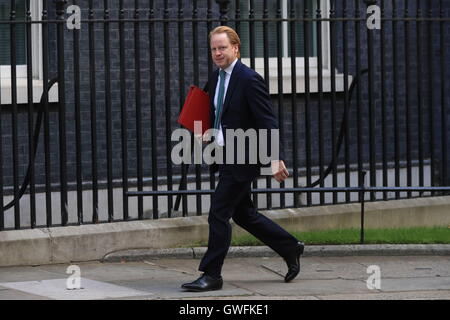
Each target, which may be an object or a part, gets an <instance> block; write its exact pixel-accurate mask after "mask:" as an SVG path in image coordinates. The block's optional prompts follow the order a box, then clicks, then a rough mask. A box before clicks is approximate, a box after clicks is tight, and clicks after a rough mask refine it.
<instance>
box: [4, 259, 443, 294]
mask: <svg viewBox="0 0 450 320" xmlns="http://www.w3.org/2000/svg"><path fill="white" fill-rule="evenodd" d="M199 262H200V261H199V259H185V258H184V259H173V258H152V259H148V260H144V261H135V262H115V263H101V262H87V263H78V264H76V265H77V266H78V267H79V271H80V276H81V284H82V287H83V288H84V289H82V290H67V286H66V284H67V279H68V277H70V276H71V274H70V273H69V274H68V273H67V268H68V267H69V266H70V264H60V265H42V266H35V267H3V268H0V299H5V300H6V299H25V300H33V299H133V300H134V299H152V300H154V299H205V300H209V299H218V300H224V299H242V300H269V299H270V300H278V299H282V300H288V299H295V300H316V299H334V300H343V299H352V300H356V299H357V300H359V299H361V300H366V299H367V300H369V299H377V300H384V299H450V258H449V257H448V256H426V257H424V256H369V257H366V256H344V257H318V256H310V257H304V258H302V259H301V272H300V274H299V276H298V277H297V278H296V279H295V280H294V281H292V282H291V283H284V281H283V277H284V274H285V272H286V270H287V268H286V265H285V263H284V261H283V260H282V259H281V258H279V257H250V258H248V257H246V258H244V257H238V258H227V259H226V260H225V264H224V267H223V278H224V288H223V290H219V291H212V292H206V293H195V292H186V291H184V290H183V289H181V287H180V286H181V284H182V283H185V282H190V281H193V280H195V279H196V278H197V277H198V276H199V275H200V272H199V271H198V270H197V268H198V264H199ZM371 265H376V266H378V267H379V268H380V280H381V282H380V288H379V289H369V288H368V287H367V280H368V278H369V276H371V274H370V273H368V272H367V271H368V270H367V268H368V267H369V266H371ZM83 290H84V291H83ZM76 291H79V292H76Z"/></svg>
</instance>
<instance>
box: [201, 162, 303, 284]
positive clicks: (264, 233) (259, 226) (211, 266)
mask: <svg viewBox="0 0 450 320" xmlns="http://www.w3.org/2000/svg"><path fill="white" fill-rule="evenodd" d="M251 184H252V181H244V182H241V181H236V180H235V179H234V178H233V175H232V173H231V172H230V170H229V167H228V166H227V165H220V166H219V182H218V184H217V187H216V190H215V192H214V194H213V195H212V197H211V208H210V211H209V216H208V223H209V240H208V250H207V251H206V253H205V255H204V257H203V259H202V261H201V262H200V266H199V270H200V271H203V272H205V273H207V274H208V275H211V276H215V277H218V276H220V275H221V272H222V266H223V262H224V260H225V257H226V255H227V253H228V249H229V247H230V244H231V225H230V218H232V219H233V221H234V222H235V223H236V224H237V225H239V226H240V227H242V228H243V229H245V230H247V231H248V232H249V233H251V234H252V235H254V236H255V237H256V238H258V239H259V240H260V241H261V242H263V243H264V244H265V245H267V246H268V247H270V248H271V249H273V250H274V251H275V252H276V253H278V254H279V255H280V256H282V257H285V256H287V255H289V254H290V253H292V252H293V250H295V248H296V246H297V243H298V240H297V239H296V238H295V237H293V236H292V235H291V234H289V233H288V232H287V231H286V230H284V229H283V228H282V227H280V226H279V225H278V224H276V223H275V222H273V221H272V220H270V219H269V218H267V217H265V216H264V215H262V214H260V213H259V212H258V211H257V210H256V208H255V206H254V205H253V202H252V200H251Z"/></svg>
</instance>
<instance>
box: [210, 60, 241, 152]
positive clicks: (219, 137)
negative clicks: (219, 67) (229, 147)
mask: <svg viewBox="0 0 450 320" xmlns="http://www.w3.org/2000/svg"><path fill="white" fill-rule="evenodd" d="M237 60H238V59H236V60H234V61H233V63H231V64H230V66H229V67H228V68H226V69H224V70H223V71H225V90H224V92H223V102H225V97H226V96H227V89H228V84H229V83H230V78H231V73H232V72H233V69H234V66H235V64H236V62H237ZM219 87H220V76H218V80H217V86H216V92H215V94H214V108H215V113H216V117H217V98H218V96H219ZM223 102H222V103H223ZM223 107H224V105H223V104H222V112H223ZM216 138H217V139H216V142H217V144H218V145H219V146H222V147H223V146H224V145H225V140H224V138H223V132H222V123H219V134H218V135H217V137H216Z"/></svg>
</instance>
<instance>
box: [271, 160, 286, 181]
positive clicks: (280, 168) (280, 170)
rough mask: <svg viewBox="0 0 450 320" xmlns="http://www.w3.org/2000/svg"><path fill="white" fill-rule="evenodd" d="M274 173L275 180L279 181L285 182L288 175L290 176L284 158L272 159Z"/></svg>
mask: <svg viewBox="0 0 450 320" xmlns="http://www.w3.org/2000/svg"><path fill="white" fill-rule="evenodd" d="M272 174H273V177H274V178H275V180H277V181H278V182H280V183H281V182H283V181H284V180H285V179H286V178H287V177H289V172H288V171H287V169H286V166H285V165H284V162H283V160H274V161H272Z"/></svg>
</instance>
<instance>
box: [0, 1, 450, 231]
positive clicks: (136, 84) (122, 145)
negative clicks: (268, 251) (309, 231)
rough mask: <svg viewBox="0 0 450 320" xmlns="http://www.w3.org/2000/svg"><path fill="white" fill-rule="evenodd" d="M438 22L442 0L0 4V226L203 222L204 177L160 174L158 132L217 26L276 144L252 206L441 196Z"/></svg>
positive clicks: (442, 105)
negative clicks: (267, 105)
mask: <svg viewBox="0 0 450 320" xmlns="http://www.w3.org/2000/svg"><path fill="white" fill-rule="evenodd" d="M449 16H450V3H449V2H448V1H443V0H427V1H423V0H420V1H419V0H416V1H413V0H410V1H407V0H405V1H387V0H382V1H362V0H342V1H333V0H305V1H303V0H264V1H253V0H232V1H229V0H216V1H212V0H190V1H187V0H178V1H175V0H171V1H168V0H165V1H163V0H154V1H153V0H147V1H144V0H135V1H131V0H104V1H100V0H89V1H76V0H73V1H65V0H54V1H48V0H36V1H35V0H32V1H30V0H8V1H6V0H1V1H0V18H1V20H0V78H1V82H0V101H1V109H2V110H1V113H0V132H1V140H0V153H1V157H0V162H1V168H2V170H1V171H0V192H1V194H0V201H1V203H0V230H6V229H11V228H15V229H21V228H29V227H31V228H34V227H38V226H48V227H50V226H55V225H63V226H65V225H69V224H84V223H98V222H112V221H128V220H135V219H147V218H153V219H157V218H160V217H162V216H164V217H165V216H167V217H172V216H175V215H182V216H187V215H191V214H194V215H201V214H202V213H204V212H207V210H208V201H209V194H210V193H211V192H212V190H213V189H214V187H215V183H216V177H215V176H214V175H212V174H210V173H209V171H208V167H207V166H206V165H204V164H197V165H193V166H190V167H186V166H180V165H174V164H173V163H172V161H171V150H172V147H173V145H174V141H171V135H172V132H173V131H174V130H175V129H176V128H178V127H179V125H178V124H177V122H176V120H177V116H178V113H179V111H180V108H181V106H182V105H183V102H184V98H185V95H186V93H187V89H188V87H189V85H191V84H195V85H198V86H203V85H204V83H205V82H206V80H207V78H208V75H209V74H210V73H211V72H212V71H213V69H214V66H213V65H212V61H211V57H210V52H209V48H208V41H207V39H208V37H207V35H208V32H209V31H210V30H212V29H213V28H214V27H215V26H217V25H220V24H227V25H230V26H232V27H234V28H235V29H236V30H237V32H238V33H239V34H240V35H241V38H242V47H241V52H242V60H243V62H244V63H246V64H248V65H249V66H250V67H252V68H254V69H255V70H257V71H258V72H259V73H261V74H262V75H263V76H264V78H265V80H266V83H267V86H268V89H269V91H270V93H271V98H272V102H273V105H274V108H275V111H276V113H277V115H278V117H279V119H280V133H281V136H282V138H283V140H284V141H285V146H286V150H285V153H286V154H287V164H288V167H289V170H290V172H291V177H292V179H290V180H288V181H286V183H283V184H281V185H278V184H277V183H275V182H274V181H273V180H272V179H271V178H270V177H269V178H265V179H262V180H260V181H259V182H257V181H255V183H254V190H253V191H254V201H255V203H256V205H258V206H259V207H260V208H268V209H273V208H286V207H300V206H312V205H324V204H337V203H349V202H360V201H364V199H365V197H364V195H366V194H367V199H366V200H371V201H375V200H389V199H399V198H409V197H417V196H429V195H436V194H442V192H443V191H445V190H448V189H446V188H443V187H445V186H447V185H449V182H450V181H449V174H448V167H449V165H450V162H449V158H448V149H449V141H448V138H447V136H448V134H449V133H450V128H449V126H448V120H449V118H448V117H449V103H450V98H449V94H448V92H449V91H450V87H449V83H450V81H449V80H450V78H449V77H450V75H449V72H448V66H449V62H450V50H449V47H450V24H449V21H450V18H449ZM364 172H367V183H366V182H365V179H364Z"/></svg>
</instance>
